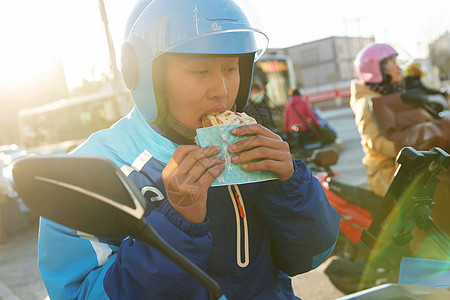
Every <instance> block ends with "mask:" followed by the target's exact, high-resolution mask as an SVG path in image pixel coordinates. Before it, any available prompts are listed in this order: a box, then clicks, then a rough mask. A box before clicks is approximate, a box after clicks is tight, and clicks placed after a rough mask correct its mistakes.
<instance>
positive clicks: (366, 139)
mask: <svg viewBox="0 0 450 300" xmlns="http://www.w3.org/2000/svg"><path fill="white" fill-rule="evenodd" d="M375 97H381V94H378V93H376V92H374V91H372V90H370V89H369V88H368V87H367V86H366V85H364V84H361V83H358V82H357V81H356V80H353V81H352V83H351V98H350V106H351V108H352V110H353V113H354V114H355V123H356V126H357V127H358V131H359V134H360V136H361V145H362V149H363V151H364V153H365V156H364V158H363V159H362V162H363V164H364V166H365V167H366V173H367V184H368V185H369V187H370V188H371V189H372V191H373V192H375V193H376V194H377V195H379V196H384V194H385V193H386V191H387V189H388V188H389V184H390V183H391V181H392V178H393V177H394V173H395V168H396V166H395V157H396V154H397V153H396V152H395V146H394V143H393V142H392V141H390V140H388V139H386V138H385V137H384V136H383V135H382V133H381V132H380V130H379V129H378V126H377V124H376V122H375V119H374V118H373V114H372V111H371V109H370V104H369V102H370V101H369V99H370V98H375Z"/></svg>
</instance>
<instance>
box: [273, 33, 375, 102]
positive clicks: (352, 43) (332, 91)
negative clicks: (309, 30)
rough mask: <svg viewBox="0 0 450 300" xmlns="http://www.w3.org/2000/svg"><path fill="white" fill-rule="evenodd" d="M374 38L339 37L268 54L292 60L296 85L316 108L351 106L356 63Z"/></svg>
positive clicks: (274, 50)
mask: <svg viewBox="0 0 450 300" xmlns="http://www.w3.org/2000/svg"><path fill="white" fill-rule="evenodd" d="M373 41H374V38H373V37H338V36H332V37H328V38H325V39H321V40H317V41H312V42H308V43H303V44H300V45H295V46H291V47H288V48H283V49H268V51H267V54H268V55H270V54H285V55H288V56H290V57H291V59H292V62H293V66H294V72H295V76H296V81H297V82H296V83H297V85H298V86H300V87H301V88H302V89H303V91H304V95H305V97H306V98H307V99H308V100H309V101H310V103H312V104H313V105H315V106H326V105H333V106H334V105H336V104H337V105H342V104H345V103H348V99H349V96H350V81H351V80H352V79H354V78H356V73H355V71H354V67H353V61H354V60H355V57H356V55H357V54H358V52H359V50H361V48H363V47H364V46H365V45H367V44H369V43H371V42H373Z"/></svg>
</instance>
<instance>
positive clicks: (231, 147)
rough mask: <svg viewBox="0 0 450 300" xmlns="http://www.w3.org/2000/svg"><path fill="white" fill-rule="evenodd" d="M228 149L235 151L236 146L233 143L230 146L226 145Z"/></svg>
mask: <svg viewBox="0 0 450 300" xmlns="http://www.w3.org/2000/svg"><path fill="white" fill-rule="evenodd" d="M228 151H230V152H234V151H236V146H235V145H231V146H230V147H228Z"/></svg>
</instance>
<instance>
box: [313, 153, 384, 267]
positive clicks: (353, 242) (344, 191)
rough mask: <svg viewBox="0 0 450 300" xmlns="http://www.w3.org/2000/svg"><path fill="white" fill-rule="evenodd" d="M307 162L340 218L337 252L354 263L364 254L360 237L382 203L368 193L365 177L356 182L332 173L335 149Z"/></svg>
mask: <svg viewBox="0 0 450 300" xmlns="http://www.w3.org/2000/svg"><path fill="white" fill-rule="evenodd" d="M319 152H320V154H319V155H321V156H323V157H325V156H326V157H327V159H326V160H324V159H321V158H320V157H319V158H318V157H317V156H318V152H316V153H315V154H313V156H312V157H311V158H309V160H308V165H309V166H310V168H311V170H312V171H313V172H314V176H315V177H316V178H317V179H318V180H319V182H320V184H321V186H322V188H323V190H324V192H325V194H326V196H327V198H328V201H329V202H330V204H331V205H332V206H333V207H334V208H335V209H336V211H337V212H338V213H339V214H340V216H341V222H340V223H339V228H340V235H339V240H338V245H337V247H336V252H338V254H340V255H342V256H343V257H345V258H346V259H350V260H353V259H355V258H356V257H357V256H359V254H361V252H362V251H363V252H367V251H364V250H366V249H365V247H364V246H363V245H362V244H361V234H362V232H363V230H364V228H368V227H369V226H370V224H371V222H372V219H373V217H374V215H375V213H376V211H377V209H378V207H379V206H380V205H381V203H382V200H383V199H382V198H381V197H379V196H377V195H375V194H374V193H373V192H372V191H370V189H369V187H368V186H367V184H366V182H365V178H362V179H358V180H355V178H354V177H348V176H345V175H342V174H340V173H335V172H333V171H332V170H331V166H333V165H335V164H336V162H337V160H338V157H339V155H338V153H337V151H335V150H334V149H328V150H320V151H319Z"/></svg>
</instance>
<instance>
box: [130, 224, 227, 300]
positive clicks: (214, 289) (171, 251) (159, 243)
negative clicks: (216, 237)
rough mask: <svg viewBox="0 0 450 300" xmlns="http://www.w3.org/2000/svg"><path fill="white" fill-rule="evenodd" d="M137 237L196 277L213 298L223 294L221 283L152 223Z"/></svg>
mask: <svg viewBox="0 0 450 300" xmlns="http://www.w3.org/2000/svg"><path fill="white" fill-rule="evenodd" d="M136 239H137V240H138V241H140V242H142V243H145V244H147V245H150V246H151V247H153V248H155V249H156V250H158V251H159V252H161V253H162V254H164V255H165V256H166V257H167V258H168V259H170V260H171V261H172V262H174V263H175V264H176V265H178V266H179V267H180V268H182V269H183V270H184V271H186V272H187V273H188V274H189V275H191V276H192V277H194V278H195V279H196V280H197V281H198V282H200V283H201V284H202V285H203V286H204V287H206V288H207V289H208V291H209V293H210V296H211V297H212V298H213V299H219V298H220V297H221V296H222V291H221V289H220V286H219V284H218V283H217V282H216V281H215V280H214V279H212V278H211V277H210V276H209V275H208V274H206V273H205V272H204V271H203V270H202V269H200V268H199V267H198V266H197V265H195V264H194V263H192V262H191V261H190V260H188V259H187V258H186V257H184V256H183V255H182V254H181V253H180V252H179V251H178V250H176V249H175V248H173V247H172V246H171V245H169V244H168V243H167V242H166V241H164V240H163V238H161V236H160V235H159V234H158V233H157V232H156V231H155V229H153V227H152V226H150V224H147V225H146V226H145V227H144V228H143V230H142V231H141V233H140V234H139V235H138V236H136Z"/></svg>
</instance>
